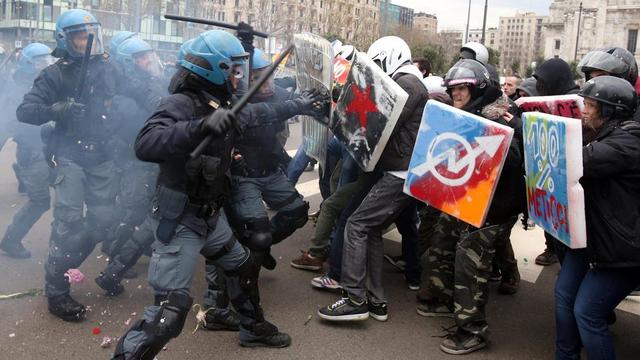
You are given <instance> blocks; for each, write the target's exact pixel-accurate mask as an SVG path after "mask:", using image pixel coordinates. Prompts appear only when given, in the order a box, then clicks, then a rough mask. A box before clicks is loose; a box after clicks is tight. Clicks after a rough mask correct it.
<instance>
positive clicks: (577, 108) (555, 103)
mask: <svg viewBox="0 0 640 360" xmlns="http://www.w3.org/2000/svg"><path fill="white" fill-rule="evenodd" d="M516 105H518V107H519V108H520V109H521V110H522V112H523V113H524V112H534V111H538V112H541V113H545V114H551V115H558V116H564V117H568V118H574V119H580V118H581V116H582V109H584V102H583V100H582V97H581V96H578V95H575V94H572V95H557V96H532V97H521V98H519V99H518V100H516Z"/></svg>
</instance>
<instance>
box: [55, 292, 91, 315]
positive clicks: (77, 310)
mask: <svg viewBox="0 0 640 360" xmlns="http://www.w3.org/2000/svg"><path fill="white" fill-rule="evenodd" d="M86 311H87V309H86V308H85V307H84V305H82V304H80V303H79V302H77V301H75V300H74V299H73V298H72V297H71V296H70V295H69V294H64V295H59V296H55V297H50V298H49V312H50V313H52V314H53V315H55V316H57V317H59V318H60V319H62V320H64V321H73V322H76V321H82V320H84V317H85V315H86Z"/></svg>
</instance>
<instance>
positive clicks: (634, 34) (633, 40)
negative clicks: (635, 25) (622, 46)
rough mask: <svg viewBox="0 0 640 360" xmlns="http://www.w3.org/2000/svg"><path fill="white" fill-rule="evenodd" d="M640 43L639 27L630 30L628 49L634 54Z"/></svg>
mask: <svg viewBox="0 0 640 360" xmlns="http://www.w3.org/2000/svg"><path fill="white" fill-rule="evenodd" d="M637 45H638V29H634V30H629V39H628V40H627V50H629V51H631V53H632V54H635V53H636V47H637Z"/></svg>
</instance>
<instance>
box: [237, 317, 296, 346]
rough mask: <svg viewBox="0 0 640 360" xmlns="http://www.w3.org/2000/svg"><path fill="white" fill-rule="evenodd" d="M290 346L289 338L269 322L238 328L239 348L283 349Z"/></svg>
mask: <svg viewBox="0 0 640 360" xmlns="http://www.w3.org/2000/svg"><path fill="white" fill-rule="evenodd" d="M289 345H291V336H289V334H286V333H283V332H280V331H279V330H278V328H277V327H276V326H275V325H273V324H271V323H270V322H268V321H266V320H264V321H262V322H259V323H255V324H254V325H252V326H250V327H247V326H245V325H241V327H240V346H243V347H270V348H283V347H287V346H289Z"/></svg>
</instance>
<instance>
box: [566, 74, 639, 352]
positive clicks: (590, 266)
mask: <svg viewBox="0 0 640 360" xmlns="http://www.w3.org/2000/svg"><path fill="white" fill-rule="evenodd" d="M579 95H580V96H582V97H584V103H585V105H584V110H583V112H582V127H583V133H582V138H583V149H582V154H583V172H584V175H583V177H582V179H581V181H580V183H581V184H582V187H583V188H584V195H585V215H586V226H587V247H586V249H566V252H565V255H564V259H563V263H562V269H561V270H560V274H559V276H558V280H557V282H556V287H555V296H556V359H579V358H580V354H581V348H582V347H584V349H585V351H586V353H587V357H588V358H589V359H615V358H616V356H615V349H614V345H613V339H612V336H611V334H610V333H609V330H608V323H607V320H608V318H609V317H610V314H611V313H612V311H613V310H614V309H615V308H616V306H617V305H618V304H619V303H620V301H622V300H623V299H624V298H625V297H626V296H627V295H628V294H629V293H631V291H632V290H634V289H635V288H636V286H638V284H639V283H640V250H639V248H638V246H637V244H638V241H639V240H640V239H639V236H640V233H639V232H638V218H639V217H640V183H639V182H638V179H639V178H640V141H639V140H640V125H638V124H637V122H635V121H630V119H631V118H632V116H633V114H634V112H635V111H636V107H637V102H638V99H637V95H636V94H635V91H634V88H633V87H632V86H631V85H630V84H629V82H627V81H625V80H622V79H619V78H616V77H612V76H606V75H603V76H599V77H593V78H592V79H591V80H589V81H587V82H586V83H585V84H584V86H583V87H582V89H581V90H580V92H579Z"/></svg>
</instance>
